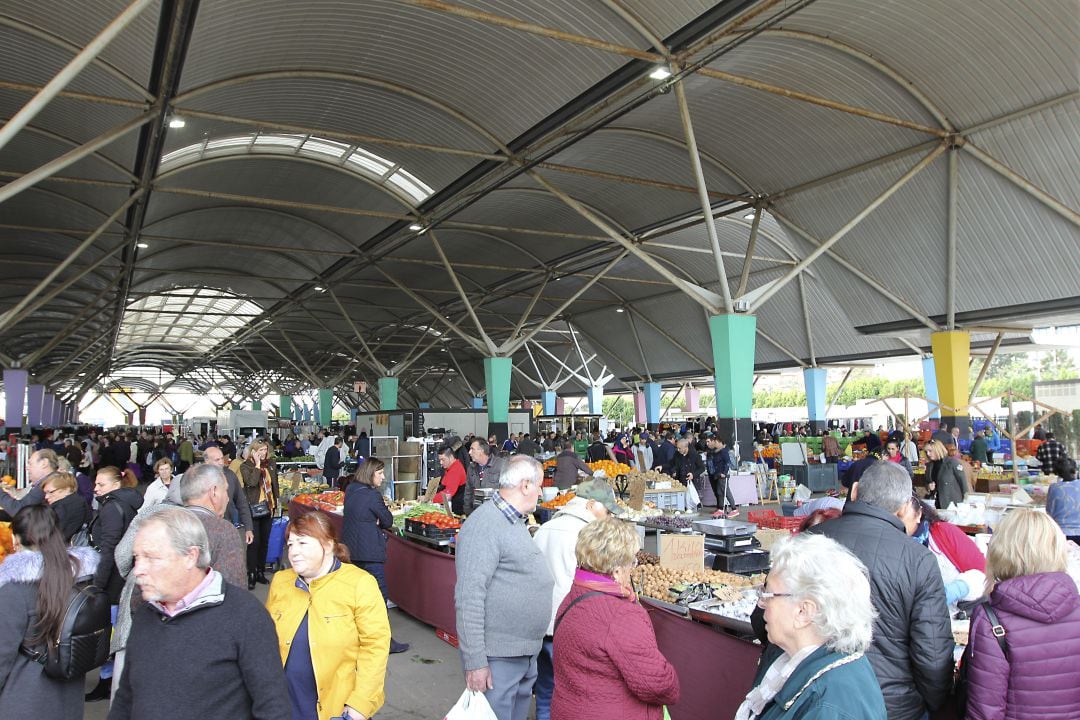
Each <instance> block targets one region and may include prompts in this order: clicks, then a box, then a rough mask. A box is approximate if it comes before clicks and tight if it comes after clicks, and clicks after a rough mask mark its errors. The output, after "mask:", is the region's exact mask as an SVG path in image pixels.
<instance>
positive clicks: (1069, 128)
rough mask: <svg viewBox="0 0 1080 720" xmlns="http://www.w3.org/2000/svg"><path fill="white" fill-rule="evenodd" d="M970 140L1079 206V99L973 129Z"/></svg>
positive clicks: (1047, 189)
mask: <svg viewBox="0 0 1080 720" xmlns="http://www.w3.org/2000/svg"><path fill="white" fill-rule="evenodd" d="M971 140H972V141H973V142H974V144H975V145H976V146H978V147H979V148H980V149H981V150H983V151H984V152H986V153H989V154H990V155H991V156H992V157H994V158H996V159H997V160H998V161H999V162H1002V163H1004V164H1005V165H1006V166H1008V167H1010V168H1012V169H1013V170H1015V171H1016V172H1017V173H1019V174H1020V175H1022V176H1023V177H1025V178H1027V179H1028V180H1030V181H1031V182H1032V183H1033V184H1035V185H1036V186H1037V187H1039V188H1040V189H1042V190H1044V191H1045V192H1047V193H1049V194H1050V195H1051V196H1053V197H1055V198H1057V199H1058V200H1060V201H1061V202H1063V203H1064V204H1065V205H1067V206H1068V207H1071V208H1074V209H1075V208H1080V99H1073V100H1070V101H1066V102H1064V103H1062V104H1060V105H1058V106H1056V107H1053V108H1048V109H1045V110H1042V111H1040V112H1037V113H1035V114H1032V115H1028V116H1027V117H1023V118H1018V119H1016V120H1012V121H1010V122H1007V123H1003V124H1001V125H998V126H996V127H992V128H989V129H987V130H984V131H982V132H977V133H974V134H972V136H971ZM963 159H964V161H967V160H968V159H969V156H964V158H963Z"/></svg>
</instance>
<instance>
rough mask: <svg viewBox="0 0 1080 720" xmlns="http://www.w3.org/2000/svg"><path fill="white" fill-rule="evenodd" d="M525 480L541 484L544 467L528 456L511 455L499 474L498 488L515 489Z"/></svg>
mask: <svg viewBox="0 0 1080 720" xmlns="http://www.w3.org/2000/svg"><path fill="white" fill-rule="evenodd" d="M526 480H529V481H531V482H534V483H537V484H539V483H541V482H543V480H544V466H543V465H541V464H540V463H539V462H537V460H536V458H532V457H529V456H528V455H513V456H512V457H511V458H510V459H509V460H508V461H507V463H506V465H504V466H503V469H502V472H501V473H499V487H503V488H516V487H517V486H518V485H521V483H523V482H525V481H526Z"/></svg>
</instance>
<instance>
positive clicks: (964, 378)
mask: <svg viewBox="0 0 1080 720" xmlns="http://www.w3.org/2000/svg"><path fill="white" fill-rule="evenodd" d="M930 347H931V348H932V349H933V351H934V370H935V374H936V375H937V390H938V401H939V402H940V403H941V404H942V405H946V406H948V407H946V408H942V410H941V420H942V422H946V423H948V424H949V427H953V426H954V425H960V427H962V428H966V427H967V426H968V425H970V424H971V417H970V413H969V412H968V364H969V363H970V361H971V334H970V333H969V332H967V331H966V330H948V331H943V332H936V333H931V334H930ZM949 408H956V409H955V410H950V409H949Z"/></svg>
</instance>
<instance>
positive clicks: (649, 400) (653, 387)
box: [641, 382, 660, 430]
mask: <svg viewBox="0 0 1080 720" xmlns="http://www.w3.org/2000/svg"><path fill="white" fill-rule="evenodd" d="M641 390H642V392H644V393H645V423H646V424H647V425H648V426H649V429H650V430H656V429H657V428H658V427H659V425H660V383H652V382H651V383H645V384H644V385H643V386H642V388H641Z"/></svg>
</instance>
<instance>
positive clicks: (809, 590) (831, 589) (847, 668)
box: [735, 534, 886, 720]
mask: <svg viewBox="0 0 1080 720" xmlns="http://www.w3.org/2000/svg"><path fill="white" fill-rule="evenodd" d="M758 605H760V606H761V607H762V608H764V609H765V621H766V623H767V624H768V633H769V641H770V643H771V645H770V646H769V647H768V648H767V649H766V650H765V652H764V653H763V655H762V658H761V664H760V666H759V667H758V672H757V676H756V677H755V678H754V686H753V689H751V690H750V693H749V694H748V695H747V696H746V700H744V701H743V703H742V705H740V706H739V710H738V712H737V713H736V715H735V720H751V719H752V718H760V719H761V720H777V719H778V718H800V720H803V719H806V718H844V720H885V718H886V713H885V701H884V699H883V698H882V696H881V689H880V687H879V686H878V681H877V678H876V677H875V676H874V671H873V668H871V667H870V662H869V661H868V660H867V659H866V657H865V656H864V654H863V653H865V652H866V649H867V647H869V645H870V634H871V625H872V623H873V620H874V608H873V606H872V605H871V604H870V581H869V580H868V579H867V574H866V568H865V567H864V566H863V564H862V563H861V562H860V561H859V560H858V558H856V557H855V556H854V555H852V554H851V553H850V552H849V551H848V550H846V549H845V548H844V547H843V546H841V545H840V544H839V543H837V542H836V541H834V540H831V539H829V538H827V537H824V536H821V535H808V534H799V535H794V536H792V537H791V538H790V539H785V540H783V541H781V542H780V543H777V545H775V546H774V549H773V556H772V570H771V571H770V573H769V579H768V582H766V584H765V585H764V586H762V587H761V588H760V589H759V591H758Z"/></svg>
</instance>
